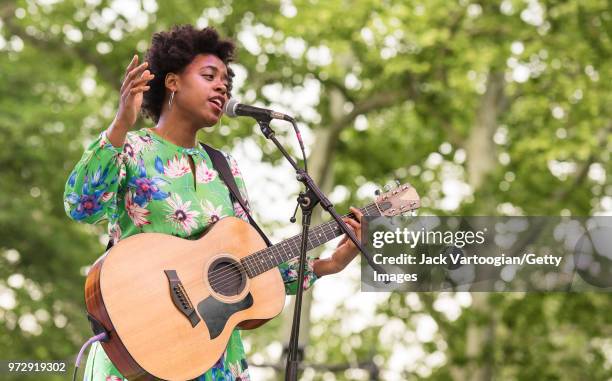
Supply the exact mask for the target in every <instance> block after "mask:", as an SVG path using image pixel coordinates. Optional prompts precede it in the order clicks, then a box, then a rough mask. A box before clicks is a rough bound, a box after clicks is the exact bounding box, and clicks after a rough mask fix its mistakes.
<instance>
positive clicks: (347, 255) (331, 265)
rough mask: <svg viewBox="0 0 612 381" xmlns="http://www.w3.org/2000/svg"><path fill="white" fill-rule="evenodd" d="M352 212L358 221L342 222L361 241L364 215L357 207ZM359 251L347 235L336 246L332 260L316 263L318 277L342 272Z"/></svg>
mask: <svg viewBox="0 0 612 381" xmlns="http://www.w3.org/2000/svg"><path fill="white" fill-rule="evenodd" d="M350 210H351V212H353V214H354V215H355V217H356V218H357V220H358V221H355V220H354V219H352V218H348V217H345V218H343V219H342V220H343V221H344V222H345V223H346V224H347V225H348V227H349V228H350V229H351V230H352V231H353V233H355V236H356V237H357V240H358V241H361V220H362V218H363V213H361V211H360V210H359V209H357V208H355V207H351V208H350ZM358 253H359V249H358V248H357V246H355V244H354V243H353V241H351V240H350V239H349V237H348V236H347V235H344V238H342V240H341V241H340V242H339V243H338V246H336V251H334V254H332V256H331V258H328V259H319V260H317V261H315V264H314V271H315V274H317V276H323V275H329V274H335V273H337V272H340V271H342V270H343V269H344V268H345V267H346V266H347V265H348V264H349V263H351V261H352V260H353V259H354V258H355V257H356V256H357V254H358Z"/></svg>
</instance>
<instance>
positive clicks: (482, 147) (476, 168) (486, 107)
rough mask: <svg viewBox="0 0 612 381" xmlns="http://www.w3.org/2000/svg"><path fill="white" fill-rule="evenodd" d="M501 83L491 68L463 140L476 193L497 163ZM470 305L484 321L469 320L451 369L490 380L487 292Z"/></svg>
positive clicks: (491, 320)
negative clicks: (461, 357) (462, 356)
mask: <svg viewBox="0 0 612 381" xmlns="http://www.w3.org/2000/svg"><path fill="white" fill-rule="evenodd" d="M504 85H505V81H504V74H503V71H493V70H492V71H491V73H490V74H489V77H488V79H487V88H486V91H485V93H484V95H483V97H482V99H481V102H480V106H479V108H478V111H477V115H476V121H475V125H474V127H473V128H472V130H471V131H470V136H469V137H468V139H467V141H466V144H465V148H466V154H467V160H468V161H467V176H468V183H469V185H470V186H471V187H472V190H473V191H474V193H477V191H478V189H479V188H480V187H481V186H482V185H483V184H484V182H485V180H486V178H487V176H488V175H489V174H490V173H491V171H492V170H493V169H494V168H495V167H496V166H497V158H496V154H495V145H494V142H493V134H494V133H495V130H496V129H497V119H498V117H499V115H500V114H501V112H502V111H503V109H504V107H505V105H504V104H505V97H504ZM477 202H478V201H477ZM493 202H494V200H493ZM492 207H493V208H494V207H495V205H493V204H491V205H481V207H479V209H480V210H483V211H485V210H486V211H489V210H491V208H492ZM471 309H472V310H473V311H474V312H476V314H478V315H482V316H485V317H486V321H487V323H484V324H483V323H481V322H479V321H472V322H469V324H468V327H467V330H466V347H465V353H466V356H467V358H468V366H466V367H464V368H457V367H453V368H452V370H451V373H452V375H453V378H455V379H464V380H467V379H469V380H475V381H489V380H491V379H492V378H493V373H494V369H493V350H492V349H493V341H494V338H495V325H496V324H495V316H494V311H492V309H491V307H490V304H489V294H488V293H483V292H476V293H472V305H471Z"/></svg>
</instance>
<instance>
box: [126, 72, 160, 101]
mask: <svg viewBox="0 0 612 381" xmlns="http://www.w3.org/2000/svg"><path fill="white" fill-rule="evenodd" d="M153 78H155V75H153V74H151V73H150V72H149V71H148V70H145V71H144V72H143V73H142V74H141V76H140V78H136V79H133V80H132V81H131V82H130V83H129V84H128V85H127V86H126V87H125V89H124V90H123V94H122V95H128V96H129V95H131V94H136V93H138V92H140V91H143V90H144V91H146V90H149V88H150V86H148V85H147V83H148V82H149V81H150V80H152V79H153ZM145 87H146V89H145ZM134 89H138V90H134Z"/></svg>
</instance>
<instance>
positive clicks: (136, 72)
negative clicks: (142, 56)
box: [121, 62, 149, 93]
mask: <svg viewBox="0 0 612 381" xmlns="http://www.w3.org/2000/svg"><path fill="white" fill-rule="evenodd" d="M147 66H149V63H148V62H143V63H142V64H140V65H138V66H136V67H135V68H134V69H132V70H130V72H129V73H128V75H127V76H126V77H125V80H124V81H123V84H122V85H121V93H123V92H124V91H125V90H126V89H127V88H128V85H129V84H130V82H132V81H133V80H134V79H135V78H137V77H138V75H141V74H142V72H143V71H144V70H145V69H146V68H147Z"/></svg>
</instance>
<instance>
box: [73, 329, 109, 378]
mask: <svg viewBox="0 0 612 381" xmlns="http://www.w3.org/2000/svg"><path fill="white" fill-rule="evenodd" d="M106 338H107V336H106V332H102V333H100V334H97V335H95V336H93V337H90V338H89V340H87V341H86V342H85V344H83V346H82V347H81V350H80V351H79V354H78V355H77V358H76V362H75V364H74V373H72V381H76V376H77V372H78V370H79V365H80V364H81V358H82V357H83V353H85V349H87V347H89V346H90V345H91V344H93V343H95V342H96V341H103V340H106Z"/></svg>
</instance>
